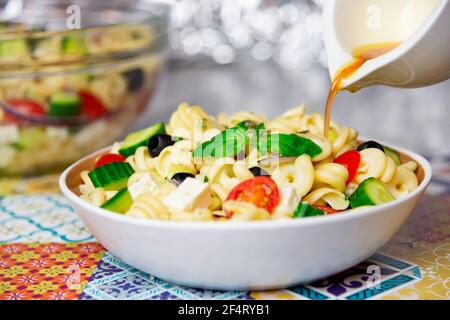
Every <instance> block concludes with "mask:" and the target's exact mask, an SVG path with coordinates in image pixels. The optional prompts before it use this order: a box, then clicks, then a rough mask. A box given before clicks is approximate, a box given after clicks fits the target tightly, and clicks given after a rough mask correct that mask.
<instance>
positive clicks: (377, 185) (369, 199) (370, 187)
mask: <svg viewBox="0 0 450 320" xmlns="http://www.w3.org/2000/svg"><path fill="white" fill-rule="evenodd" d="M348 200H349V201H350V206H351V207H352V208H357V207H361V206H374V205H377V204H381V203H385V202H390V201H393V200H395V198H394V196H393V195H392V194H391V193H390V192H389V190H388V189H387V188H386V186H385V185H384V183H383V182H381V181H380V180H378V179H375V178H367V179H366V180H364V181H363V182H362V183H361V184H360V185H359V186H358V188H357V189H356V190H355V192H353V194H352V195H351V196H350V198H348Z"/></svg>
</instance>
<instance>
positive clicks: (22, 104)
mask: <svg viewBox="0 0 450 320" xmlns="http://www.w3.org/2000/svg"><path fill="white" fill-rule="evenodd" d="M7 102H8V103H9V104H10V105H11V106H13V107H14V109H15V110H18V111H19V112H21V113H24V114H27V115H43V114H45V110H44V108H43V107H42V106H41V105H40V104H39V103H37V102H35V101H32V100H26V99H11V100H8V101H7Z"/></svg>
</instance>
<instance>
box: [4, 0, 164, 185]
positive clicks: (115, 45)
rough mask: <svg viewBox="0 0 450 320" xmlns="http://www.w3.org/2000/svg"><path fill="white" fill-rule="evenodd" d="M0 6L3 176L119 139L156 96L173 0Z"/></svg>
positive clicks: (14, 1)
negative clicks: (163, 2) (161, 0)
mask: <svg viewBox="0 0 450 320" xmlns="http://www.w3.org/2000/svg"><path fill="white" fill-rule="evenodd" d="M0 8H1V13H0V18H1V19H3V20H2V21H1V22H0V176H6V175H18V174H19V175H23V174H26V175H30V174H36V173H43V172H47V171H49V170H52V169H55V168H62V167H64V166H66V165H67V164H69V163H71V162H73V161H75V160H77V159H79V158H80V157H82V156H84V155H86V154H88V153H90V152H92V151H94V150H97V149H98V148H101V147H103V146H106V145H108V144H110V143H112V142H113V141H116V140H117V139H118V138H120V136H121V135H123V134H124V132H125V131H126V129H127V128H128V127H129V126H130V125H131V124H132V123H133V122H134V120H136V119H137V118H138V117H139V115H141V114H142V113H143V112H144V110H145V109H146V108H147V107H148V106H149V102H150V101H151V99H152V97H153V96H154V94H155V90H156V88H157V84H158V83H159V82H160V78H161V76H162V75H163V74H165V68H164V67H165V64H166V61H167V48H168V13H169V10H168V6H165V5H161V4H149V3H148V2H147V1H129V2H124V1H119V0H117V1H116V0H107V1H104V0H96V1H82V0H78V1H74V0H71V1H56V0H52V1H49V0H44V1H25V0H10V1H0ZM78 22H79V23H80V27H81V28H80V29H68V28H69V27H70V28H72V27H77V23H78Z"/></svg>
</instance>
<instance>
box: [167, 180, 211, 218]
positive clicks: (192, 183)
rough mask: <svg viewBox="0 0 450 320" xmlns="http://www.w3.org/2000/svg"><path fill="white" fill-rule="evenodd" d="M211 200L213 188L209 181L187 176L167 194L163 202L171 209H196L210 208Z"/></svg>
mask: <svg viewBox="0 0 450 320" xmlns="http://www.w3.org/2000/svg"><path fill="white" fill-rule="evenodd" d="M211 201H212V199H211V190H210V189H209V185H208V184H207V183H202V182H200V181H198V180H197V179H194V178H187V179H186V180H184V181H183V183H181V184H180V185H179V186H178V188H177V189H175V190H174V191H172V192H171V193H169V194H168V195H167V197H166V198H165V199H164V201H163V203H164V204H165V205H166V206H167V207H169V208H170V209H175V210H194V209H196V208H208V207H209V205H210V204H211Z"/></svg>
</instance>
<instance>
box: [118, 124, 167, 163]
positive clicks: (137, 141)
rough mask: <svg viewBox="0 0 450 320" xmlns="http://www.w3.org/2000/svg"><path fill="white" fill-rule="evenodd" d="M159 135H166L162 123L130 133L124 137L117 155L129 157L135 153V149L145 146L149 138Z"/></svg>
mask: <svg viewBox="0 0 450 320" xmlns="http://www.w3.org/2000/svg"><path fill="white" fill-rule="evenodd" d="M160 133H166V127H165V125H164V122H160V123H157V124H154V125H153V126H151V127H150V128H147V129H144V130H141V131H138V132H134V133H130V134H129V135H128V136H126V138H125V140H124V142H123V144H122V146H121V147H120V150H119V153H120V154H121V155H123V156H124V157H128V156H131V155H133V154H134V153H135V152H136V149H137V148H139V147H141V146H146V145H147V144H148V140H149V139H150V138H151V137H153V136H154V135H157V134H160Z"/></svg>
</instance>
